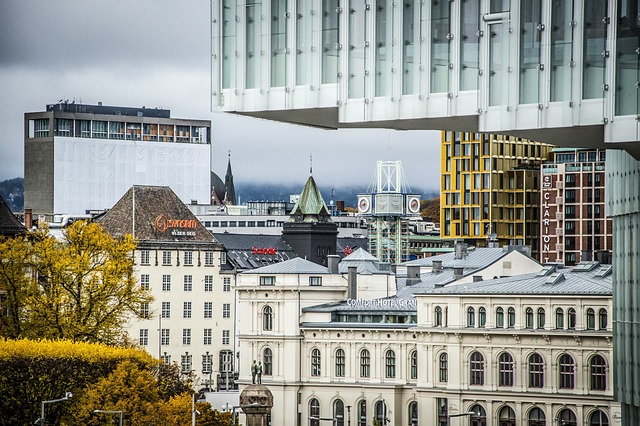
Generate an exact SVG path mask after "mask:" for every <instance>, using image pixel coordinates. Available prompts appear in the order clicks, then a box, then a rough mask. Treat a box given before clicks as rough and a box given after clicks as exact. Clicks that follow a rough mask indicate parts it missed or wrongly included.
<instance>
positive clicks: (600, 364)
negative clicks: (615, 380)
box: [589, 355, 607, 391]
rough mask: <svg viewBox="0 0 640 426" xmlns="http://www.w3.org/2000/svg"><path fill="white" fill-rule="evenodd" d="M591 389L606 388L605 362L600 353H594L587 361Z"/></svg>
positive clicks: (601, 389)
mask: <svg viewBox="0 0 640 426" xmlns="http://www.w3.org/2000/svg"><path fill="white" fill-rule="evenodd" d="M589 371H590V382H591V390H598V391H603V390H607V363H606V361H605V360H604V358H603V357H602V356H600V355H594V356H592V357H591V360H590V361H589Z"/></svg>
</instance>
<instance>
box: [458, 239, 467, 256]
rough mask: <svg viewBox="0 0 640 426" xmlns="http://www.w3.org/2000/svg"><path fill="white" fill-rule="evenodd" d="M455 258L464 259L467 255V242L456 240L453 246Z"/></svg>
mask: <svg viewBox="0 0 640 426" xmlns="http://www.w3.org/2000/svg"><path fill="white" fill-rule="evenodd" d="M455 252H456V253H455V258H456V259H465V258H466V257H467V254H468V251H467V243H463V242H456V246H455Z"/></svg>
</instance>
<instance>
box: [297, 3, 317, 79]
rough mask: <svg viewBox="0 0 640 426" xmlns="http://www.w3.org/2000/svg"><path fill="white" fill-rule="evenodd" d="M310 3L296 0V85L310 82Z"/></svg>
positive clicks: (311, 30)
mask: <svg viewBox="0 0 640 426" xmlns="http://www.w3.org/2000/svg"><path fill="white" fill-rule="evenodd" d="M311 6H312V2H310V1H309V0H296V85H298V86H302V85H308V84H311V82H312V81H313V80H312V69H313V35H314V32H315V31H314V25H315V21H314V20H313V9H312V7H311Z"/></svg>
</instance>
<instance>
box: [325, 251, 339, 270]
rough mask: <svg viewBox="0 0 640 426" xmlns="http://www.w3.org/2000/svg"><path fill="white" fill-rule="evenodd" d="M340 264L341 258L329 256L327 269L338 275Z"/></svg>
mask: <svg viewBox="0 0 640 426" xmlns="http://www.w3.org/2000/svg"><path fill="white" fill-rule="evenodd" d="M338 263H340V256H338V255H337V254H330V255H328V256H327V267H328V268H329V273H330V274H337V273H338Z"/></svg>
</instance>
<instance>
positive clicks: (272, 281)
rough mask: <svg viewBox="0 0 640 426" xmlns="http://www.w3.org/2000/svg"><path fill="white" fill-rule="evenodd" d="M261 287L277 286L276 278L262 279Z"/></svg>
mask: <svg viewBox="0 0 640 426" xmlns="http://www.w3.org/2000/svg"><path fill="white" fill-rule="evenodd" d="M260 285H276V277H260Z"/></svg>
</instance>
